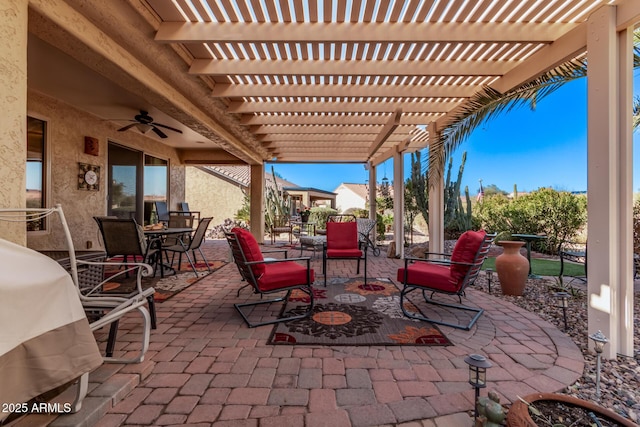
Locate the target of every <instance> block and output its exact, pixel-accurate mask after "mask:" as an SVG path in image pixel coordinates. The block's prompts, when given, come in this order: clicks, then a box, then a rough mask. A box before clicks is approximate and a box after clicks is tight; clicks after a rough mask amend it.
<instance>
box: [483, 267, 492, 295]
mask: <svg viewBox="0 0 640 427" xmlns="http://www.w3.org/2000/svg"><path fill="white" fill-rule="evenodd" d="M484 274H485V276H487V284H488V285H489V293H491V282H492V281H493V268H487V269H486V270H485V271H484Z"/></svg>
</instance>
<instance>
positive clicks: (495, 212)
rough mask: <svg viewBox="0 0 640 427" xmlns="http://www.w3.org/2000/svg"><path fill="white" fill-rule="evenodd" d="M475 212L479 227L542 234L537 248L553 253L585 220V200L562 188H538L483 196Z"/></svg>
mask: <svg viewBox="0 0 640 427" xmlns="http://www.w3.org/2000/svg"><path fill="white" fill-rule="evenodd" d="M475 216H476V218H477V220H478V221H479V222H480V224H481V226H482V228H484V229H485V230H487V231H493V232H508V233H512V234H514V233H520V234H544V235H546V236H547V239H546V240H544V241H542V242H540V243H538V247H536V249H537V250H541V251H544V252H547V253H555V252H556V251H557V250H558V245H559V244H560V243H561V242H562V241H565V240H572V239H573V238H574V237H575V236H576V235H577V234H578V232H579V231H580V230H581V229H582V228H583V227H584V226H585V224H586V222H587V200H586V198H585V197H584V196H576V195H574V194H571V193H569V192H566V191H556V190H553V189H551V188H541V189H538V190H536V191H533V192H531V193H529V194H526V195H523V196H519V197H518V198H517V199H513V200H509V199H508V198H507V197H505V196H503V195H496V196H492V197H485V199H484V200H483V202H482V203H480V204H478V206H477V207H476V211H475Z"/></svg>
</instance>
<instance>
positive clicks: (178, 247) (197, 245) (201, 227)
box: [162, 217, 213, 277]
mask: <svg viewBox="0 0 640 427" xmlns="http://www.w3.org/2000/svg"><path fill="white" fill-rule="evenodd" d="M212 219H213V218H212V217H209V218H202V221H200V223H198V228H196V231H195V232H194V233H193V236H191V237H190V238H189V240H188V241H187V242H186V243H185V242H184V241H183V240H181V239H178V241H177V243H176V244H174V245H170V246H166V245H165V246H162V250H163V251H164V252H165V253H167V260H168V258H169V256H168V253H169V252H171V253H172V256H171V265H173V261H174V258H175V255H176V254H179V257H178V270H180V267H181V266H182V255H183V254H184V255H185V256H186V257H187V261H189V264H190V265H191V268H192V269H193V272H194V273H195V275H196V277H198V270H197V269H196V264H195V263H196V262H197V259H196V250H197V251H198V252H200V256H201V257H202V260H203V261H204V263H205V265H206V266H207V270H208V271H209V272H210V271H211V267H210V266H209V262H208V261H207V258H206V257H205V256H204V253H203V252H202V248H201V246H202V243H203V242H204V237H205V234H206V232H207V227H208V226H209V223H210V222H211V220H212ZM189 252H191V254H192V255H193V259H191V256H189Z"/></svg>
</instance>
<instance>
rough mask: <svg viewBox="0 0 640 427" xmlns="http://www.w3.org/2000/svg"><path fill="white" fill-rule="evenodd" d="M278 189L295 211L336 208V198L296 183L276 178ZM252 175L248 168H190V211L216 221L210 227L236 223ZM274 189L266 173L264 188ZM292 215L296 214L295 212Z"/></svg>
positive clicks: (188, 196)
mask: <svg viewBox="0 0 640 427" xmlns="http://www.w3.org/2000/svg"><path fill="white" fill-rule="evenodd" d="M276 182H277V185H278V188H280V189H281V190H283V191H285V192H286V193H288V194H289V195H290V196H291V197H293V199H294V201H296V200H298V201H299V203H298V204H295V203H294V204H292V209H293V210H294V211H295V208H296V206H298V205H300V203H302V204H304V206H307V207H310V206H316V205H329V206H331V207H334V206H335V194H334V193H331V192H328V191H324V190H318V189H315V188H302V187H299V186H297V185H296V184H294V183H293V182H290V181H286V180H284V179H281V178H279V177H276ZM250 184H251V173H250V169H249V166H191V167H187V168H186V178H185V197H186V200H187V201H188V202H189V208H190V209H191V210H193V211H200V216H201V217H209V216H210V217H213V220H212V221H211V227H214V226H216V225H218V224H222V223H223V222H224V220H225V219H227V218H231V219H233V218H234V217H235V215H236V213H237V212H238V210H240V208H242V205H243V203H244V197H245V194H249V185H250ZM273 185H274V181H273V175H272V174H271V172H270V171H268V172H267V171H265V187H272V186H273ZM292 213H293V212H292Z"/></svg>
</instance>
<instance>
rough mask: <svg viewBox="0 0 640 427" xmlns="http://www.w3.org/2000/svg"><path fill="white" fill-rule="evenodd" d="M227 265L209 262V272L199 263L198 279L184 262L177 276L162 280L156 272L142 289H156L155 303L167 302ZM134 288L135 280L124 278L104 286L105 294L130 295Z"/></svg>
mask: <svg viewBox="0 0 640 427" xmlns="http://www.w3.org/2000/svg"><path fill="white" fill-rule="evenodd" d="M183 261H184V260H183ZM225 265H227V263H226V262H224V261H209V267H210V268H211V272H209V271H207V266H206V264H205V263H204V262H202V261H201V262H197V263H196V270H197V271H198V277H196V275H195V274H193V270H192V269H191V266H190V265H189V263H188V262H186V263H185V262H183V263H182V268H181V269H180V270H179V271H178V272H177V274H173V273H170V275H165V277H164V278H162V277H160V273H159V272H156V277H149V278H143V279H142V287H143V288H145V289H146V288H149V287H152V288H154V289H155V293H154V294H153V299H154V300H155V301H157V302H162V301H166V300H167V299H169V298H171V297H172V296H174V295H175V294H177V293H178V292H180V291H183V290H185V289H187V288H188V287H189V286H191V285H193V284H194V283H196V282H197V281H199V280H200V279H202V278H203V277H206V276H208V275H209V274H211V273H213V272H214V271H216V270H218V269H220V268H222V267H224V266H225ZM105 274H109V272H108V271H107V272H105ZM134 288H135V278H133V277H129V278H124V277H123V278H122V279H119V280H117V281H113V282H107V283H105V284H104V286H103V292H105V293H106V292H113V293H129V292H132V291H133V289H134Z"/></svg>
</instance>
